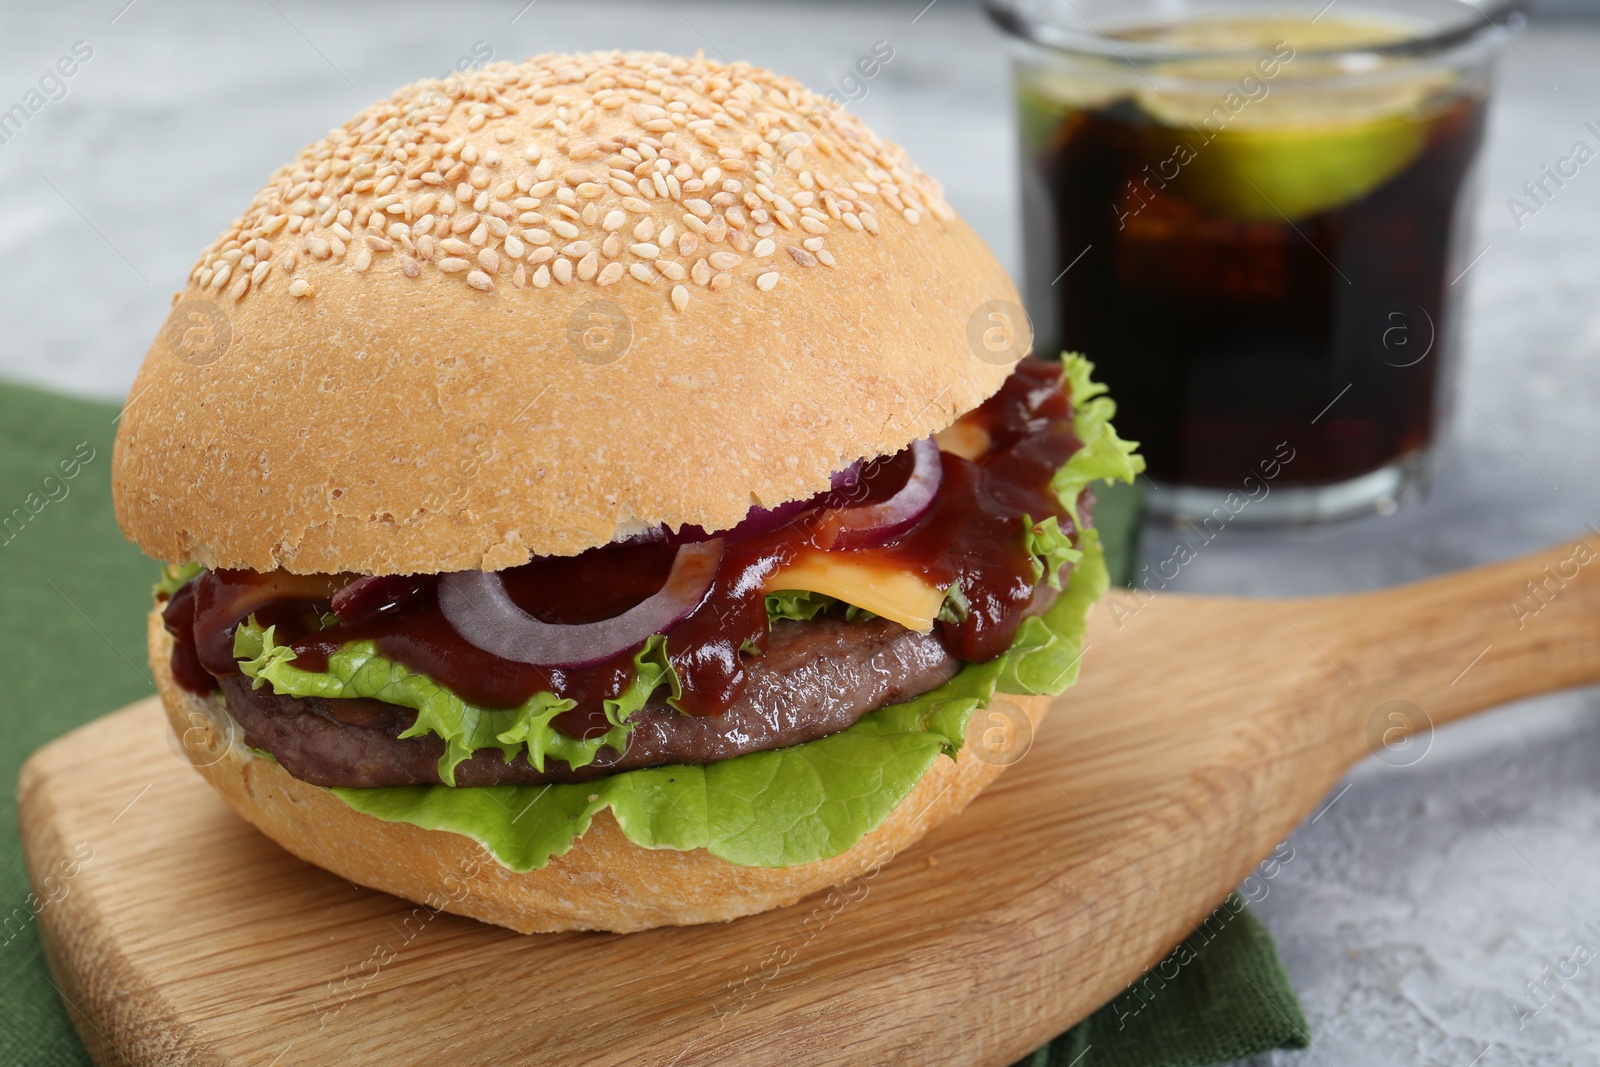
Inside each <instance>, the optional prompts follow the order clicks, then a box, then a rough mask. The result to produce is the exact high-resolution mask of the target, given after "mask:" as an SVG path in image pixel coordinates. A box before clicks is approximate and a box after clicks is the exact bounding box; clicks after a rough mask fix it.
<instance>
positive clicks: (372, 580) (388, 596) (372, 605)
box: [333, 574, 430, 626]
mask: <svg viewBox="0 0 1600 1067" xmlns="http://www.w3.org/2000/svg"><path fill="white" fill-rule="evenodd" d="M429 582H430V576H429V575H426V574H385V575H367V576H364V577H361V578H357V579H356V580H355V581H353V582H351V583H350V584H349V585H347V586H345V587H344V588H343V589H341V590H339V591H338V592H337V593H335V594H333V613H334V614H335V615H337V616H339V621H340V622H341V623H343V624H344V625H346V626H354V625H356V624H357V623H361V622H366V621H368V620H369V619H375V618H377V617H378V616H379V615H388V614H393V613H396V612H399V611H401V610H402V609H404V608H406V607H409V606H410V605H411V604H412V602H414V601H416V600H419V599H421V597H422V595H423V594H424V593H426V592H427V591H428V585H429Z"/></svg>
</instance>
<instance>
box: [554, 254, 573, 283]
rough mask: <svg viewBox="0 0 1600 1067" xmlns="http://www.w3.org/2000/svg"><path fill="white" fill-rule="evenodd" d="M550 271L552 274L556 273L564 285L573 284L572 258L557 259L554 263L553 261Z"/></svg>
mask: <svg viewBox="0 0 1600 1067" xmlns="http://www.w3.org/2000/svg"><path fill="white" fill-rule="evenodd" d="M550 273H551V274H552V275H554V276H555V279H556V281H558V282H560V283H561V284H562V285H571V284H572V260H570V259H557V260H556V261H555V262H554V263H552V264H551V265H550Z"/></svg>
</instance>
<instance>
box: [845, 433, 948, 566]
mask: <svg viewBox="0 0 1600 1067" xmlns="http://www.w3.org/2000/svg"><path fill="white" fill-rule="evenodd" d="M910 452H911V457H912V460H913V466H912V468H911V475H910V476H909V477H908V478H907V479H906V484H905V485H903V486H901V487H900V488H899V490H897V491H896V492H895V494H894V495H893V496H891V497H889V498H888V499H887V500H880V501H877V502H876V503H873V504H859V505H855V506H852V507H842V508H835V509H832V510H830V511H829V512H828V513H827V514H826V515H825V516H824V517H823V520H822V522H821V523H820V524H819V530H818V532H819V536H820V538H821V540H822V541H823V542H824V546H825V547H827V548H861V547H865V546H869V545H881V544H883V543H884V542H885V541H889V540H892V539H893V538H895V537H897V536H899V535H900V534H902V533H905V532H906V531H907V530H909V529H911V527H913V526H915V525H916V524H917V522H918V520H920V519H921V518H922V516H924V515H926V514H927V513H928V509H929V508H931V507H933V501H934V498H935V497H937V496H938V495H939V485H940V483H941V482H943V480H944V464H943V462H942V461H941V459H940V458H939V446H938V445H937V444H935V443H934V441H933V438H931V437H925V438H923V439H922V440H920V441H916V442H913V443H912V445H911V447H910Z"/></svg>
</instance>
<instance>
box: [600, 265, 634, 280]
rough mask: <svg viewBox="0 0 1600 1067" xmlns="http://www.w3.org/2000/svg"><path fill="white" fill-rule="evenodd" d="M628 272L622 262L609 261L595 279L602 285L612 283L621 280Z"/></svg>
mask: <svg viewBox="0 0 1600 1067" xmlns="http://www.w3.org/2000/svg"><path fill="white" fill-rule="evenodd" d="M626 273H628V270H627V268H626V267H624V266H623V265H622V264H621V263H607V264H606V265H605V267H604V268H602V269H601V271H600V273H599V274H597V275H596V276H595V281H597V282H599V283H600V284H601V285H611V284H613V283H615V282H619V281H621V280H622V276H623V275H624V274H626Z"/></svg>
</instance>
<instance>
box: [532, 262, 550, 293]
mask: <svg viewBox="0 0 1600 1067" xmlns="http://www.w3.org/2000/svg"><path fill="white" fill-rule="evenodd" d="M549 284H550V268H549V267H540V268H539V269H538V270H536V271H534V272H533V286H534V288H535V289H543V288H545V287H546V286H547V285H549Z"/></svg>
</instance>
